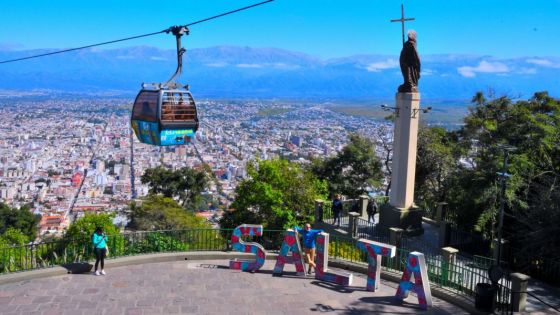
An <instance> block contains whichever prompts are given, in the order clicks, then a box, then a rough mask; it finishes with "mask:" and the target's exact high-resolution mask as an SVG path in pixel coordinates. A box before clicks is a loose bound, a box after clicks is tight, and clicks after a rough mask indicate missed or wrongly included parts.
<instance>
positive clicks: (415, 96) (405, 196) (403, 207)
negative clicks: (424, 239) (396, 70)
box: [379, 92, 424, 235]
mask: <svg viewBox="0 0 560 315" xmlns="http://www.w3.org/2000/svg"><path fill="white" fill-rule="evenodd" d="M395 116H396V119H395V130H394V133H395V136H394V138H393V139H394V140H393V163H392V174H391V192H390V195H389V203H388V204H385V205H383V206H382V207H381V209H380V213H379V216H380V217H379V224H380V227H381V228H382V229H383V230H386V231H387V230H388V229H389V228H392V227H396V228H401V229H403V230H404V231H405V233H406V234H407V235H419V234H422V233H423V232H424V230H423V229H422V211H421V209H420V208H418V207H416V206H415V205H414V179H415V172H416V144H417V139H418V119H419V116H420V93H418V92H409V93H402V92H400V93H397V95H396V107H395Z"/></svg>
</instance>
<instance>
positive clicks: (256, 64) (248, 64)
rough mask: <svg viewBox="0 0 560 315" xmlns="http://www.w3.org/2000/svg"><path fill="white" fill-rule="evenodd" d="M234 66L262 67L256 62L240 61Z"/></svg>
mask: <svg viewBox="0 0 560 315" xmlns="http://www.w3.org/2000/svg"><path fill="white" fill-rule="evenodd" d="M236 67H238V68H262V67H263V65H261V64H258V63H240V64H237V65H236Z"/></svg>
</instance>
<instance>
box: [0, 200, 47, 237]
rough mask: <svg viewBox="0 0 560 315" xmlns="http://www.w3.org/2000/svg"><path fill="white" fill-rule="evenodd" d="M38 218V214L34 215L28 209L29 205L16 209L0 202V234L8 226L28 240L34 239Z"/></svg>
mask: <svg viewBox="0 0 560 315" xmlns="http://www.w3.org/2000/svg"><path fill="white" fill-rule="evenodd" d="M40 219H41V217H40V216H38V215H34V214H33V213H32V212H31V211H30V207H29V205H25V206H23V207H21V208H20V209H17V208H11V207H9V206H7V205H6V204H3V203H0V235H1V234H4V233H5V232H6V231H7V230H8V229H9V228H15V229H17V230H19V231H21V232H22V233H23V234H24V235H25V236H27V237H28V238H29V239H30V240H34V239H35V236H36V235H37V224H38V223H39V220H40Z"/></svg>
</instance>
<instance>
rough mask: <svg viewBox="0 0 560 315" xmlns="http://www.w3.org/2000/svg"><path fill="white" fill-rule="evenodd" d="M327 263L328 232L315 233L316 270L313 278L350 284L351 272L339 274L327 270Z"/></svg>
mask: <svg viewBox="0 0 560 315" xmlns="http://www.w3.org/2000/svg"><path fill="white" fill-rule="evenodd" d="M328 263H329V234H328V233H324V232H323V233H320V234H319V235H317V270H316V271H315V279H317V280H322V281H327V282H333V283H336V284H340V285H352V274H351V273H349V274H346V275H339V274H336V273H332V272H328V271H327V270H328Z"/></svg>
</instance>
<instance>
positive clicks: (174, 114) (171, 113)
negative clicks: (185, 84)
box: [160, 90, 198, 145]
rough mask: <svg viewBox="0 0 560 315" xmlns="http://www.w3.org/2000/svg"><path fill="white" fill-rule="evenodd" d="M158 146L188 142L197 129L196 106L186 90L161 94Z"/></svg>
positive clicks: (165, 91) (166, 91)
mask: <svg viewBox="0 0 560 315" xmlns="http://www.w3.org/2000/svg"><path fill="white" fill-rule="evenodd" d="M160 103H161V107H160V108H161V110H160V114H161V116H160V117H161V118H160V130H161V132H160V143H161V144H160V145H177V144H185V143H188V142H190V139H191V138H192V137H194V134H195V132H196V130H197V129H198V117H197V113H196V105H195V102H194V99H193V97H192V95H191V93H190V92H189V91H187V90H164V91H162V92H161V98H160Z"/></svg>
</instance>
